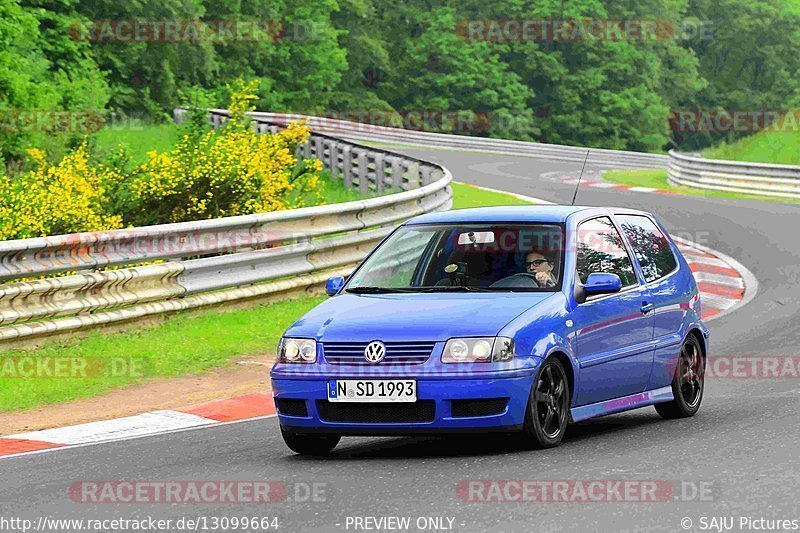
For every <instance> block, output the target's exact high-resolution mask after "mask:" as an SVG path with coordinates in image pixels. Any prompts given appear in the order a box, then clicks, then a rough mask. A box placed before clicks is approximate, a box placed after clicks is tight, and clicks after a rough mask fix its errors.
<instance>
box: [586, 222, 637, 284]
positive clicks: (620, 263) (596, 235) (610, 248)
mask: <svg viewBox="0 0 800 533" xmlns="http://www.w3.org/2000/svg"><path fill="white" fill-rule="evenodd" d="M577 241H578V247H577V261H578V277H579V278H580V280H581V283H586V279H587V278H588V277H589V274H591V273H593V272H604V273H608V274H616V275H617V276H619V279H621V280H622V286H623V287H629V286H631V285H636V284H637V280H636V274H634V272H633V263H631V258H630V257H629V256H628V252H627V251H626V250H625V245H624V244H623V242H622V237H621V236H620V234H619V232H618V231H617V228H615V227H614V224H613V223H612V222H611V219H610V218H608V217H600V218H593V219H592V220H587V221H586V222H583V223H582V224H581V225H580V226H578V235H577Z"/></svg>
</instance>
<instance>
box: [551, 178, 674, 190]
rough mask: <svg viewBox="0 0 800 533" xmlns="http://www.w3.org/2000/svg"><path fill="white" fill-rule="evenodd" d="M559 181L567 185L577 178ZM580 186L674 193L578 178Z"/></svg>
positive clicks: (573, 182)
mask: <svg viewBox="0 0 800 533" xmlns="http://www.w3.org/2000/svg"><path fill="white" fill-rule="evenodd" d="M558 179H559V180H560V181H562V182H564V183H566V184H568V185H577V184H578V178H575V177H572V176H560V177H559V178H558ZM580 182H581V187H594V188H595V189H616V190H621V191H632V192H650V193H657V194H676V193H675V191H667V190H665V189H656V188H654V187H638V186H634V185H623V184H621V183H611V182H610V181H597V180H592V179H585V178H584V179H582V180H580Z"/></svg>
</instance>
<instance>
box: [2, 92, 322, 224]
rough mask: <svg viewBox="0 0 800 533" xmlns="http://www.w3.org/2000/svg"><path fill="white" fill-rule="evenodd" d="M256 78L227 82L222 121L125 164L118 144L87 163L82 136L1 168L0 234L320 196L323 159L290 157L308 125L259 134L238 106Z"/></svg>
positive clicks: (245, 102)
mask: <svg viewBox="0 0 800 533" xmlns="http://www.w3.org/2000/svg"><path fill="white" fill-rule="evenodd" d="M255 92H256V85H255V84H252V83H244V82H242V81H239V82H237V83H236V84H235V85H234V86H233V87H231V93H232V96H231V104H230V106H229V111H230V113H231V114H230V120H229V121H228V123H227V124H226V125H225V127H224V128H222V129H221V130H218V131H215V130H209V129H207V126H206V125H204V124H203V123H202V122H198V123H197V124H195V127H194V129H192V130H190V131H189V132H188V133H186V134H185V135H183V137H182V138H181V139H180V140H179V141H178V143H177V144H176V145H175V147H174V148H173V149H171V150H169V151H167V152H158V151H153V152H150V153H148V154H147V159H146V160H145V162H144V163H142V164H140V165H137V166H131V165H129V162H130V158H129V156H128V155H127V153H126V151H125V150H124V149H122V148H120V150H118V152H115V153H113V154H111V155H110V156H109V157H108V158H107V159H106V160H105V164H103V163H97V162H93V161H92V160H91V158H90V154H89V152H88V149H87V144H86V142H85V141H84V143H83V144H81V145H80V146H79V147H77V148H76V149H74V150H73V151H71V152H69V153H68V154H67V155H66V156H64V158H63V159H62V160H61V161H60V162H59V163H58V164H55V165H53V164H50V163H48V162H47V160H46V154H45V153H44V151H42V150H38V149H31V150H29V151H28V155H29V157H30V159H31V162H32V167H33V168H32V170H30V171H28V172H26V173H23V174H20V175H18V176H14V177H13V178H9V177H7V176H5V175H3V174H1V173H0V240H8V239H20V238H26V237H39V236H46V235H56V234H62V233H72V232H79V231H94V230H104V229H115V228H120V227H123V225H126V226H127V225H135V226H140V225H145V224H160V223H167V222H183V221H188V220H198V219H207V218H216V217H224V216H233V215H242V214H251V213H258V212H265V211H276V210H282V209H293V208H297V207H304V206H305V205H306V204H307V203H311V204H319V203H322V202H323V201H324V198H323V197H322V189H323V185H324V184H323V183H322V181H321V178H320V172H321V171H322V162H321V161H318V160H316V159H308V160H298V158H297V157H295V152H296V150H297V147H298V146H300V145H301V144H303V143H305V142H306V140H307V139H308V136H309V133H310V132H309V129H308V127H307V126H306V125H305V124H302V123H294V124H291V125H290V126H289V127H288V128H287V129H286V130H284V131H281V132H278V133H276V134H275V135H269V134H264V135H259V134H257V133H255V131H254V130H253V128H252V127H251V125H250V122H249V119H248V117H247V112H248V111H251V110H252V109H253V107H252V102H253V101H254V100H255V99H257V95H256V94H255Z"/></svg>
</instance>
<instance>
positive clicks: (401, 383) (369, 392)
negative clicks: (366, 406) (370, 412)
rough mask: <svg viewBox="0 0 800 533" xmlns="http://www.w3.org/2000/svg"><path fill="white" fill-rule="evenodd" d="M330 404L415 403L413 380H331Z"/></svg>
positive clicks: (329, 384) (415, 393)
mask: <svg viewBox="0 0 800 533" xmlns="http://www.w3.org/2000/svg"><path fill="white" fill-rule="evenodd" d="M328 401H330V402H416V401H417V382H416V380H413V379H369V380H360V379H332V380H330V381H328Z"/></svg>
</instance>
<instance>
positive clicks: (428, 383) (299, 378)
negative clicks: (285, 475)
mask: <svg viewBox="0 0 800 533" xmlns="http://www.w3.org/2000/svg"><path fill="white" fill-rule="evenodd" d="M326 289H327V292H328V294H329V295H330V296H331V298H329V299H328V300H326V301H325V302H323V303H322V304H320V305H319V306H317V307H316V308H315V309H313V310H312V311H310V312H309V313H307V314H306V315H305V316H303V317H302V318H301V319H300V320H298V321H297V322H295V323H294V324H293V325H292V326H291V327H290V328H289V329H288V330H287V331H286V333H285V334H284V336H283V338H282V339H281V342H280V344H279V346H278V360H277V362H276V364H275V366H274V367H273V368H272V371H271V374H270V375H271V378H272V388H273V395H274V398H275V405H276V408H277V411H278V417H279V420H280V426H281V432H282V434H283V438H284V440H285V442H286V444H287V445H288V447H289V448H290V449H292V450H293V451H295V452H297V453H302V454H314V455H319V454H326V453H329V452H330V451H332V450H333V448H334V447H335V446H336V445H337V444H338V442H339V440H340V439H341V437H342V436H347V435H362V436H363V435H412V434H415V435H416V434H443V433H450V432H470V431H471V432H479V433H483V432H489V431H503V432H514V433H516V434H517V435H518V436H519V437H520V439H521V441H522V442H523V443H524V444H525V445H526V446H528V447H531V448H548V447H553V446H556V445H558V444H559V443H560V442H561V440H562V438H563V436H564V432H565V430H566V427H567V424H569V423H570V422H578V421H580V420H585V419H588V418H592V417H597V416H602V415H607V414H610V413H617V412H621V411H626V410H629V409H635V408H638V407H643V406H649V405H654V406H655V409H656V410H657V411H658V413H659V414H660V415H661V416H663V417H666V418H678V417H690V416H692V415H694V414H695V413H696V412H697V410H698V409H699V407H700V402H701V400H702V398H703V373H704V369H705V357H706V353H707V351H708V344H707V342H708V330H707V328H706V326H705V325H704V324H703V322H702V321H701V318H700V298H699V293H698V289H697V284H696V283H695V280H694V277H693V276H692V272H691V271H690V270H689V266H688V265H687V263H686V260H685V259H684V258H683V256H682V255H681V253H680V251H679V250H678V248H677V247H676V246H675V244H674V242H673V241H672V239H671V238H670V237H669V236H668V234H667V232H666V231H665V230H664V228H663V227H662V226H661V225H660V224H659V223H658V222H657V221H656V219H655V218H654V217H653V216H652V215H650V214H648V213H644V212H641V211H634V210H630V209H616V208H596V207H573V206H526V207H497V208H479V209H465V210H457V211H448V212H439V213H432V214H427V215H422V216H419V217H416V218H413V219H411V220H409V221H407V222H406V223H404V224H402V225H401V226H399V227H398V228H397V229H396V230H394V231H393V232H392V233H391V234H390V235H389V236H388V237H386V238H385V239H384V240H383V242H382V243H381V244H380V245H378V246H377V247H376V248H375V249H374V250H373V251H372V252H371V253H370V255H369V256H367V257H366V258H365V259H364V260H363V261H362V262H361V264H360V265H359V266H358V268H357V269H356V270H355V271H354V272H353V273H352V274H351V275H350V277H349V278H348V279H347V280H345V279H344V278H341V277H339V278H331V279H329V280H328V283H327V286H326Z"/></svg>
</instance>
